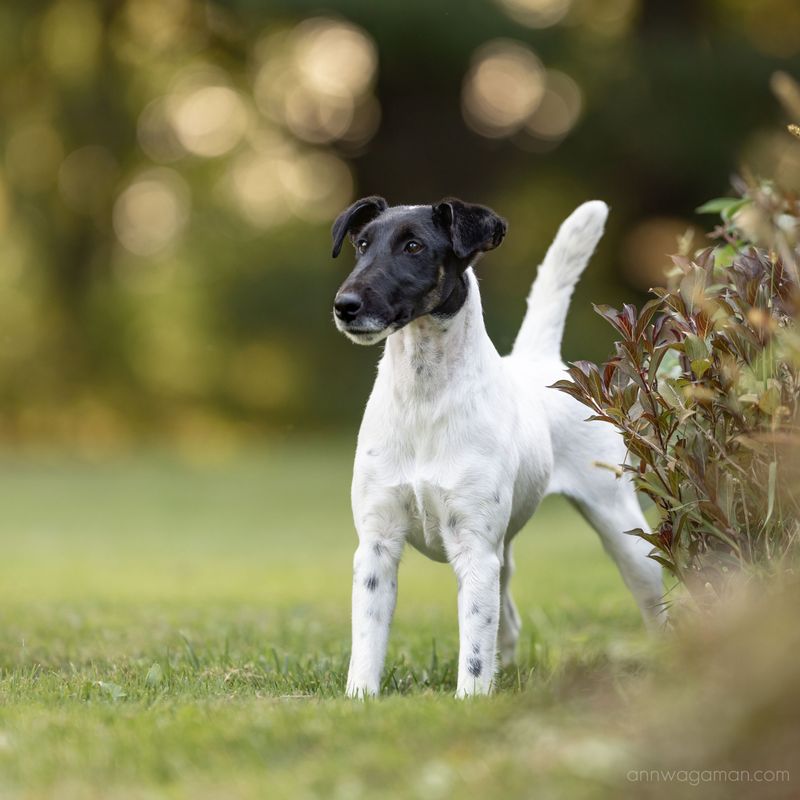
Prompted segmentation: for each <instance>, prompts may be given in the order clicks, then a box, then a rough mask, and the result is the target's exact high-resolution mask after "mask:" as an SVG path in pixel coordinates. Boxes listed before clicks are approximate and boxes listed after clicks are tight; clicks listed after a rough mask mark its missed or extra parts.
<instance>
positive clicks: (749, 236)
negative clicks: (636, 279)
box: [556, 182, 800, 605]
mask: <svg viewBox="0 0 800 800" xmlns="http://www.w3.org/2000/svg"><path fill="white" fill-rule="evenodd" d="M740 184H741V189H742V193H741V196H740V197H735V198H720V199H718V200H714V201H711V202H710V203H707V204H706V205H705V206H703V207H702V208H701V209H699V210H700V211H707V212H716V213H721V217H722V224H721V225H720V226H719V227H718V228H717V230H716V231H715V237H716V240H717V244H716V246H714V247H708V248H705V249H703V250H700V251H698V252H697V253H695V254H694V256H692V257H689V256H687V255H678V256H674V257H673V261H674V263H675V270H674V271H673V273H672V274H671V276H670V279H669V282H668V284H667V288H665V289H654V290H653V293H654V294H655V295H656V299H655V300H651V301H650V302H648V303H647V304H646V305H645V306H644V307H643V308H642V309H641V310H640V311H639V310H637V309H636V308H635V307H634V306H632V305H625V306H624V307H623V309H622V311H616V310H614V309H613V308H610V307H608V306H600V307H598V308H597V310H598V312H599V313H600V315H601V316H603V317H604V318H605V319H606V320H607V321H608V322H609V323H610V324H611V325H612V327H613V328H614V331H615V334H616V336H617V337H618V339H619V340H618V341H617V343H616V354H615V356H614V357H613V358H612V359H610V360H609V361H607V362H606V363H605V364H604V365H603V366H602V367H598V366H596V365H595V364H593V363H591V362H587V361H578V362H576V363H575V364H573V365H571V366H570V367H569V375H570V380H564V381H559V382H558V383H557V384H556V386H557V387H558V388H560V389H562V390H563V391H565V392H567V393H568V394H570V395H572V396H573V397H575V398H577V399H578V400H580V401H581V402H583V403H585V404H586V405H587V406H588V407H589V408H591V409H592V411H593V412H594V414H593V416H592V417H591V419H597V420H603V421H606V422H608V423H610V424H612V425H614V426H615V427H616V428H617V429H618V430H619V431H620V432H621V434H622V436H623V438H624V439H625V443H626V445H627V448H628V451H629V452H630V453H631V454H632V455H633V456H634V459H633V463H631V464H626V465H624V467H623V469H624V470H625V471H627V472H629V473H631V474H632V475H633V478H634V481H635V483H636V485H637V486H638V488H639V489H640V490H641V491H643V492H644V493H645V494H647V495H648V496H649V497H650V498H651V499H652V500H653V502H654V503H655V505H656V506H657V508H658V509H659V512H660V523H659V525H658V527H657V530H656V531H655V532H654V533H649V532H645V531H642V530H638V531H635V533H636V535H638V536H641V537H642V538H644V539H645V540H646V541H648V542H649V543H650V544H651V545H652V546H653V552H652V554H651V557H652V558H654V559H656V560H657V561H658V562H659V563H661V564H663V565H664V566H665V567H667V569H669V570H670V571H671V572H672V573H673V574H674V575H675V576H677V577H678V579H679V580H680V581H682V583H683V584H684V585H685V586H686V587H687V588H688V590H689V591H690V593H691V595H692V596H693V598H694V599H695V600H697V601H698V602H699V603H700V604H701V605H706V604H708V603H709V602H712V601H713V600H715V599H717V598H719V597H722V596H727V590H728V588H729V586H728V585H729V583H730V578H731V577H732V576H733V575H741V574H742V573H741V570H740V567H744V568H745V572H744V574H745V575H747V576H751V575H759V574H766V575H769V576H770V577H773V576H775V575H776V574H782V573H791V572H792V571H793V570H794V568H795V567H796V564H797V551H798V543H799V542H800V496H799V495H798V487H800V462H798V459H797V450H798V444H799V443H800V438H798V422H799V421H800V420H798V415H799V414H800V336H798V331H797V326H796V320H797V315H798V311H800V285H799V284H798V268H800V201H798V198H797V195H796V194H783V193H781V192H779V191H778V190H777V189H776V188H775V187H774V186H773V185H771V184H761V185H758V184H750V185H747V184H743V182H740Z"/></svg>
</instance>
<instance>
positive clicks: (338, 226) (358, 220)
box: [331, 196, 389, 258]
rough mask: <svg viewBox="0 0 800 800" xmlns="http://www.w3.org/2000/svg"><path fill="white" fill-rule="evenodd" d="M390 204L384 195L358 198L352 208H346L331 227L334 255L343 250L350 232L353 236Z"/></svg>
mask: <svg viewBox="0 0 800 800" xmlns="http://www.w3.org/2000/svg"><path fill="white" fill-rule="evenodd" d="M388 207H389V204H388V203H387V202H386V200H384V199H383V198H382V197H377V196H372V197H362V198H361V199H360V200H356V202H355V203H353V205H351V206H350V208H347V209H345V210H344V211H342V213H341V214H339V216H338V217H336V221H335V222H334V223H333V227H332V228H331V236H332V237H333V252H332V254H331V255H332V256H333V257H334V258H336V256H338V255H339V253H341V252H342V243H343V242H344V237H345V236H347V235H348V234H349V235H350V236H351V237H352V236H354V235H355V234H356V233H357V232H358V231H360V230H361V229H362V228H363V227H364V226H365V225H366V224H367V223H368V222H371V221H372V220H373V219H375V217H377V216H378V215H379V214H381V213H382V212H384V211H386V209H387V208H388Z"/></svg>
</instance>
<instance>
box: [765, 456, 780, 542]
mask: <svg viewBox="0 0 800 800" xmlns="http://www.w3.org/2000/svg"><path fill="white" fill-rule="evenodd" d="M777 477H778V462H777V461H773V462H771V463H770V465H769V480H768V484H767V516H766V517H764V524H763V525H762V526H761V527H762V529H763V528H766V527H767V523H768V522H769V520H770V517H771V516H772V512H773V510H774V508H775V485H776V482H777Z"/></svg>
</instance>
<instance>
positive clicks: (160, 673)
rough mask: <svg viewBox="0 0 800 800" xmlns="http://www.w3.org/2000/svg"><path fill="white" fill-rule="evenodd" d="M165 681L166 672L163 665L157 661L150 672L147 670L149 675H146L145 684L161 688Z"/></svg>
mask: <svg viewBox="0 0 800 800" xmlns="http://www.w3.org/2000/svg"><path fill="white" fill-rule="evenodd" d="M163 680H164V670H163V669H161V664H159V663H158V662H157V661H154V662H153V663H152V665H151V667H150V669H149V670H147V675H145V678H144V682H145V685H146V686H152V687H155V686H160V685H161V683H162V681H163Z"/></svg>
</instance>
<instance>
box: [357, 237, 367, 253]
mask: <svg viewBox="0 0 800 800" xmlns="http://www.w3.org/2000/svg"><path fill="white" fill-rule="evenodd" d="M368 244H369V242H368V241H367V240H366V239H359V240H358V241H357V242H356V250H357V251H358V252H359V253H364V252H366V250H367V245H368Z"/></svg>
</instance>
